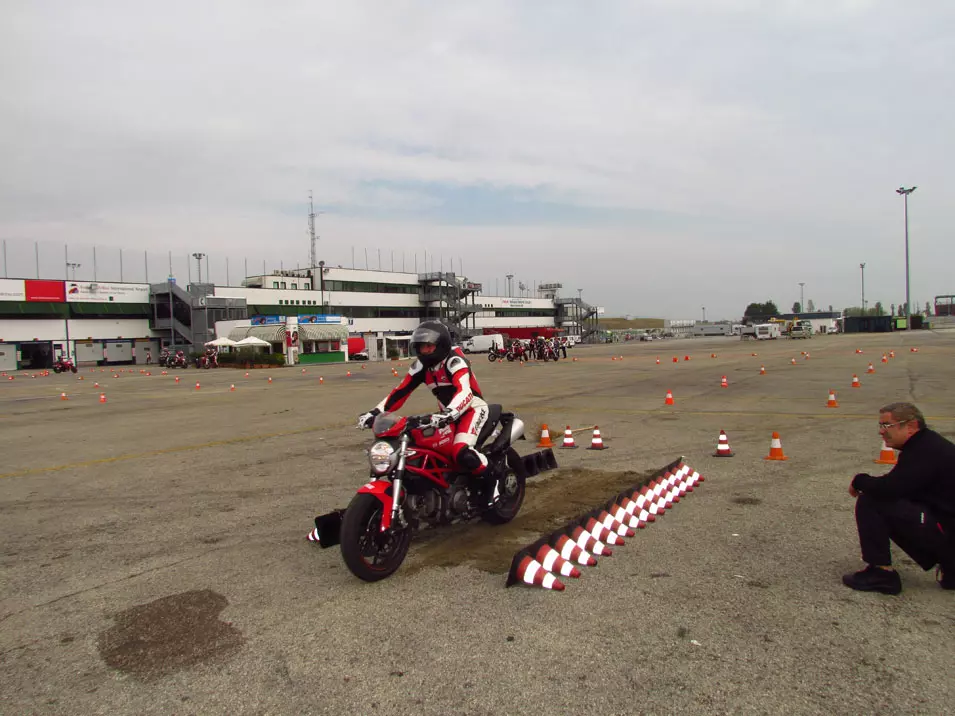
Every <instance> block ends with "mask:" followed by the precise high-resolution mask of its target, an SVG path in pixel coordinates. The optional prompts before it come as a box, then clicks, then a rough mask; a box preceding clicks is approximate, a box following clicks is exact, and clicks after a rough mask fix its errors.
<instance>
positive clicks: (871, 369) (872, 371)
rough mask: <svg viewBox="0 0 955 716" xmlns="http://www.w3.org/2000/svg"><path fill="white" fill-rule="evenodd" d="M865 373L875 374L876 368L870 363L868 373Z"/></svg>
mask: <svg viewBox="0 0 955 716" xmlns="http://www.w3.org/2000/svg"><path fill="white" fill-rule="evenodd" d="M865 372H866V373H875V367H874V366H873V365H872V363H869V367H868V368H866V371H865Z"/></svg>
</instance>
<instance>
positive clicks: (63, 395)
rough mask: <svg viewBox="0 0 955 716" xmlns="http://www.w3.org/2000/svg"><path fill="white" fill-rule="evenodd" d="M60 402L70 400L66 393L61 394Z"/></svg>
mask: <svg viewBox="0 0 955 716" xmlns="http://www.w3.org/2000/svg"><path fill="white" fill-rule="evenodd" d="M60 400H69V398H67V397H66V393H60Z"/></svg>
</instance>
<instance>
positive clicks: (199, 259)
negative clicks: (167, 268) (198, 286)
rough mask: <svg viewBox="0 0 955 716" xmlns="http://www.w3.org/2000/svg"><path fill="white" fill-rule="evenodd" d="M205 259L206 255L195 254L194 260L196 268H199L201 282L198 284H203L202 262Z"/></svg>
mask: <svg viewBox="0 0 955 716" xmlns="http://www.w3.org/2000/svg"><path fill="white" fill-rule="evenodd" d="M205 257H206V255H205V254H201V253H195V254H193V255H192V258H194V259H195V260H196V266H198V267H199V281H198V283H202V260H203V259H204V258H205Z"/></svg>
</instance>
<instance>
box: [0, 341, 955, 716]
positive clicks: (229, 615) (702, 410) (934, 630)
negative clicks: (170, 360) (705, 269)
mask: <svg viewBox="0 0 955 716" xmlns="http://www.w3.org/2000/svg"><path fill="white" fill-rule="evenodd" d="M911 348H918V352H917V353H916V352H912V351H911V350H910V349H911ZM857 349H859V350H862V351H863V352H862V353H861V354H860V353H857V352H856V350H857ZM890 350H891V351H894V352H895V357H894V358H887V362H886V363H883V362H882V360H881V358H882V355H883V353H885V354H886V355H887V356H888V352H889V351H890ZM807 352H808V354H809V355H808V356H807V355H805V353H807ZM754 353H755V354H757V355H753V354H754ZM953 355H955V332H947V333H946V332H930V331H921V332H916V333H912V334H908V335H907V334H905V333H891V334H876V335H861V336H860V335H836V336H817V337H815V338H813V339H811V340H806V341H790V340H775V341H760V342H754V341H740V340H739V339H731V338H713V339H687V340H666V341H654V342H650V343H624V344H613V345H599V346H578V347H576V348H574V349H572V350H571V351H570V356H571V357H573V358H576V359H577V360H567V361H560V362H558V363H556V364H554V363H547V364H538V363H528V364H526V365H523V366H521V365H519V364H514V363H511V364H508V363H504V364H500V363H495V364H490V363H488V362H487V361H486V360H484V359H483V357H482V356H473V360H474V368H475V371H476V373H477V377H478V379H479V381H480V384H481V387H482V389H483V390H484V393H485V395H486V396H487V397H488V398H489V399H490V400H492V401H495V402H501V403H503V404H504V405H505V407H507V408H508V409H512V410H514V411H516V412H517V413H518V414H519V415H520V416H521V418H522V419H523V420H524V421H525V423H526V425H527V433H528V438H529V440H528V441H527V442H526V443H521V444H520V447H519V450H520V452H522V453H526V452H531V451H533V450H535V449H536V447H535V443H536V441H537V439H538V438H539V435H540V432H539V431H540V429H541V426H542V425H543V424H545V423H546V424H547V425H548V427H549V431H550V434H551V436H552V438H553V440H554V441H555V442H556V443H558V444H559V442H560V438H561V435H562V432H563V429H564V427H565V426H571V427H572V428H573V429H574V430H577V431H579V432H576V433H575V436H576V438H577V440H578V444H580V446H581V449H577V450H567V451H562V450H560V449H558V450H556V452H557V457H558V460H559V462H560V468H559V469H558V470H556V471H553V472H550V473H545V474H543V475H541V476H540V478H537V479H536V481H537V483H538V485H537V486H536V487H535V488H534V489H530V490H528V496H527V503H526V512H527V515H528V520H526V521H525V522H516V523H515V525H513V526H510V529H509V530H508V529H506V528H505V529H502V530H496V529H495V528H493V527H490V526H488V525H484V524H478V525H455V526H452V527H449V528H444V529H442V530H440V531H438V532H436V533H433V534H431V535H423V536H422V539H421V540H420V542H418V543H416V544H413V545H412V550H411V555H410V556H409V559H408V562H407V564H406V565H405V566H404V567H402V569H400V570H399V571H398V572H397V573H396V574H395V575H393V576H392V577H391V578H389V579H386V580H384V581H382V582H379V583H376V584H365V583H363V582H360V581H359V580H357V579H356V578H355V577H353V576H352V575H351V573H350V572H348V570H347V569H346V568H345V566H344V564H343V562H342V560H341V556H340V554H339V552H338V550H337V549H335V548H332V549H328V550H323V549H321V548H319V547H317V546H316V545H314V544H312V543H309V542H307V541H306V540H305V535H306V533H307V532H308V530H309V529H310V528H311V526H312V519H313V517H314V516H315V515H316V514H319V513H321V512H325V511H328V510H330V509H333V508H338V507H344V506H345V505H346V504H347V503H348V501H349V499H350V498H351V496H352V495H353V494H354V492H355V490H356V489H357V488H358V487H359V486H360V485H361V484H363V483H364V482H365V480H366V478H367V467H366V457H365V455H364V453H363V450H364V449H365V447H366V446H367V444H368V438H369V434H368V433H367V432H361V431H358V430H356V429H355V428H354V423H355V419H356V417H357V415H358V414H359V413H360V412H362V411H364V410H367V409H369V408H371V407H372V406H373V405H375V404H376V403H377V402H378V401H379V400H380V399H381V397H383V395H384V394H385V392H386V391H387V390H388V389H389V388H390V387H391V386H393V385H394V384H395V383H396V381H397V379H396V378H395V377H393V375H392V373H391V369H392V367H393V366H395V367H397V368H398V369H399V371H400V370H403V369H404V367H405V366H404V364H400V363H399V364H393V363H391V362H388V363H370V364H366V365H364V366H362V365H351V366H348V367H346V366H342V365H328V366H320V367H319V366H309V367H307V368H306V370H305V372H302V370H301V369H300V368H285V369H271V370H253V371H249V372H248V376H246V371H243V370H234V369H218V370H209V371H197V370H195V369H189V370H184V371H183V370H179V371H170V372H169V373H168V374H167V375H161V369H159V368H156V367H150V372H151V375H145V374H144V373H141V372H140V370H141V369H140V368H139V367H137V368H134V369H132V370H129V369H122V371H120V369H118V368H114V369H112V370H110V369H107V370H105V371H101V370H100V369H98V368H97V369H96V370H93V371H91V370H89V369H85V370H82V371H81V372H80V373H79V374H78V375H54V374H50V375H49V376H44V375H42V374H39V375H37V374H36V373H32V374H31V373H29V372H23V371H21V372H18V373H16V374H13V376H14V379H13V380H8V378H9V376H3V377H0V431H2V432H0V434H2V436H3V442H2V444H3V460H2V463H0V536H2V554H0V565H2V575H3V577H2V580H0V712H2V713H4V714H7V713H9V714H22V713H44V714H47V713H49V714H60V713H64V714H65V713H70V714H73V713H88V714H126V713H129V714H133V713H135V714H168V713H176V714H219V713H230V714H291V713H294V714H311V713H314V714H324V713H336V714H369V713H379V712H386V711H387V712H389V713H394V714H448V713H460V714H503V713H507V714H565V713H578V712H583V711H585V710H586V711H599V712H601V713H606V714H636V713H675V712H682V713H753V714H757V713H758V714H763V713H780V714H782V713H785V714H803V713H805V714H813V713H827V714H828V713H872V714H877V713H948V712H951V704H952V703H953V700H955V658H953V657H955V644H953V639H952V637H953V635H955V594H953V593H952V592H946V591H944V590H941V589H940V588H939V587H938V585H937V584H936V583H935V580H934V572H923V571H921V570H920V569H919V568H918V567H917V566H915V565H914V564H913V563H912V562H911V560H909V559H908V558H907V557H906V556H905V555H904V554H902V553H900V552H897V553H896V554H895V558H896V564H897V566H898V568H899V570H900V574H901V576H902V581H903V592H902V594H901V595H899V596H897V597H890V596H885V595H876V594H861V593H856V592H852V591H851V590H849V589H847V588H845V587H844V586H843V585H842V583H841V581H840V576H841V575H842V574H843V573H845V572H848V571H853V570H855V569H858V568H859V567H860V566H861V562H860V559H859V549H858V543H857V539H856V534H855V524H854V519H853V504H854V503H853V500H852V498H850V497H849V495H848V494H847V487H848V483H849V480H850V479H851V476H852V475H854V474H855V473H857V472H871V473H873V474H881V472H883V471H884V470H886V469H887V468H884V467H882V466H879V465H875V464H873V461H874V459H875V458H876V457H877V456H878V454H879V450H880V446H881V445H880V440H879V436H878V433H877V430H876V422H877V418H878V409H879V407H880V406H882V405H884V404H886V403H889V402H893V401H896V400H908V401H912V402H915V403H916V404H917V405H919V406H920V407H921V408H922V410H923V412H924V413H925V414H926V416H927V418H928V421H929V424H930V425H931V426H932V427H934V428H935V429H937V430H938V431H939V432H941V433H942V434H943V435H946V436H947V437H949V438H950V439H953V438H955V395H953V394H952V392H951V390H950V388H949V386H950V385H951V384H952V380H953V377H955V361H953ZM674 357H676V358H677V361H676V362H673V358H674ZM685 357H689V360H685ZM657 359H659V361H660V362H659V364H658V363H657V362H656V361H657ZM870 361H871V362H873V367H874V369H875V373H867V372H866V369H867V366H868V363H869V362H870ZM760 366H764V367H765V369H766V372H765V375H760ZM347 370H350V371H351V376H348V375H346V371H347ZM853 374H856V375H858V377H859V379H860V382H861V387H859V388H850V384H851V380H852V376H853ZM32 375H36V377H31V376H32ZM724 375H725V376H726V378H727V387H726V388H722V387H721V386H720V380H721V378H722V376H724ZM80 377H82V380H80V379H79V378H80ZM176 377H179V379H180V380H179V383H176V382H175V378H176ZM270 377H271V379H272V380H271V382H270V381H269V378H270ZM197 381H198V382H199V387H198V388H197V387H196V382H197ZM96 384H98V385H96ZM232 386H234V388H235V389H234V390H232V389H231V387H232ZM667 390H670V391H671V392H672V394H673V396H674V403H675V404H674V405H673V406H666V405H664V396H665V394H666V391H667ZM830 390H834V391H835V392H836V397H837V400H838V403H839V406H838V407H837V408H827V407H826V403H827V398H828V394H829V391H830ZM64 392H65V393H66V400H63V399H62V398H61V394H62V393H64ZM101 395H104V396H105V398H106V402H105V403H103V402H100V396H101ZM433 406H434V401H433V398H431V397H430V396H429V395H426V394H424V393H423V392H422V391H419V394H416V395H415V396H413V397H412V399H411V400H410V401H409V403H408V404H407V406H406V408H405V412H407V413H413V412H427V411H430V410H432V409H433ZM595 425H596V426H599V428H600V430H601V434H602V437H603V441H604V443H605V444H606V446H607V448H608V449H606V450H603V451H590V450H586V449H582V448H584V447H585V446H586V445H587V444H589V440H590V431H591V430H592V428H593V426H595ZM720 430H725V431H726V433H727V436H728V439H729V443H730V446H731V448H732V451H733V452H734V457H732V458H716V457H714V456H713V453H714V452H715V450H716V445H717V438H718V435H719V431H720ZM773 431H777V432H778V433H779V434H780V438H781V443H782V446H783V450H784V452H785V454H786V455H787V456H788V457H789V459H788V460H787V461H785V462H771V461H767V460H764V457H765V456H766V455H767V454H768V453H769V448H770V438H771V435H772V433H773ZM680 456H683V458H684V460H685V461H686V463H687V464H688V465H690V466H691V467H692V468H694V469H695V470H698V471H699V472H700V473H701V474H702V475H703V476H704V477H705V478H706V479H705V482H704V483H702V484H701V485H699V487H698V488H697V489H696V490H695V491H694V492H693V493H692V494H690V495H687V496H686V498H685V499H683V500H681V502H680V503H679V505H676V506H675V507H674V508H673V509H672V510H669V511H668V512H667V513H666V515H665V516H664V517H662V518H661V519H659V520H657V522H655V523H654V524H652V525H650V526H649V527H648V528H647V529H644V530H639V531H638V532H637V534H636V535H635V536H634V537H633V538H631V539H628V540H627V544H626V545H624V546H622V547H619V548H617V549H616V550H614V554H613V556H612V557H607V558H602V559H600V561H599V564H598V566H596V567H591V568H587V569H585V570H584V572H583V574H582V576H581V577H580V578H579V579H565V580H564V581H565V582H566V583H567V589H566V590H565V591H564V592H552V591H546V590H543V589H538V588H532V587H523V586H515V587H511V588H505V587H504V584H505V573H506V571H507V568H508V564H509V555H510V554H512V553H513V551H514V549H515V547H516V546H519V543H520V542H521V541H523V540H526V541H527V542H530V541H533V539H535V538H536V537H537V536H538V534H539V532H537V530H539V529H540V527H541V523H540V522H539V521H537V522H535V521H533V520H531V519H529V518H530V516H531V515H533V514H534V513H535V509H536V510H537V514H540V509H539V508H541V507H542V506H543V503H544V502H545V501H550V502H549V503H548V505H547V508H548V509H549V510H551V512H553V511H554V510H556V511H557V512H558V513H559V512H561V509H560V508H562V507H564V506H562V505H561V504H560V502H561V495H564V496H565V498H566V503H567V504H566V509H564V513H566V515H570V514H573V513H574V510H576V509H578V508H579V506H580V505H581V504H584V503H585V502H586V501H588V500H591V499H594V496H595V494H596V492H597V491H599V490H596V486H602V485H612V484H614V485H615V484H618V483H621V484H624V483H626V482H627V481H628V480H631V479H635V477H634V476H639V475H645V474H647V473H648V472H651V471H654V470H657V469H659V468H660V467H662V466H664V465H666V464H668V463H670V462H671V461H673V460H674V459H676V458H678V457H680ZM549 481H553V482H550V483H549ZM548 487H549V488H550V489H548ZM601 489H602V487H601ZM610 497H612V493H611V494H607V495H606V496H605V498H603V499H608V498H610ZM535 500H538V502H537V503H535ZM598 502H599V501H598ZM594 506H596V505H594ZM548 514H550V513H548ZM551 516H553V515H551ZM521 519H522V518H521V517H519V518H518V521H520V520H521ZM457 545H460V547H459V548H458V547H457ZM476 545H480V547H481V549H480V550H479V549H478V547H477V546H476ZM498 557H499V558H498Z"/></svg>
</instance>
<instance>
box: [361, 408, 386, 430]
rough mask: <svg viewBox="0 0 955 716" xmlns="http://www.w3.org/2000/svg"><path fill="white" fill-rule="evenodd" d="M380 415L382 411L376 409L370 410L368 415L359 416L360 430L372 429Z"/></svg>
mask: <svg viewBox="0 0 955 716" xmlns="http://www.w3.org/2000/svg"><path fill="white" fill-rule="evenodd" d="M379 413H381V411H380V410H378V408H375V409H374V410H370V411H368V412H367V413H362V414H361V415H359V416H358V427H359V429H361V430H364V429H365V428H370V427H371V425H372V423H374V422H375V418H377V417H378V415H379Z"/></svg>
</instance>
